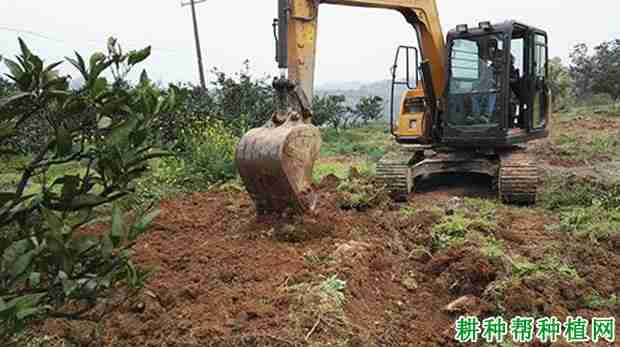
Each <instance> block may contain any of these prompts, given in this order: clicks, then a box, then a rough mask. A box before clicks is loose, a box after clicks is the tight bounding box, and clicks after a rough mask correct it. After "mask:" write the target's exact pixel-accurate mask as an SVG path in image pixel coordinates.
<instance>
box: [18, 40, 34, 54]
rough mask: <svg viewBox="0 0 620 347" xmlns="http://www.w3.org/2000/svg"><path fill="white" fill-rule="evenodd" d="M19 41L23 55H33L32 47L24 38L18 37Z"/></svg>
mask: <svg viewBox="0 0 620 347" xmlns="http://www.w3.org/2000/svg"><path fill="white" fill-rule="evenodd" d="M18 41H19V47H20V49H21V51H22V55H23V56H24V57H28V56H31V55H32V52H31V51H30V49H29V48H28V46H27V45H26V43H25V42H24V40H22V39H21V37H20V38H18Z"/></svg>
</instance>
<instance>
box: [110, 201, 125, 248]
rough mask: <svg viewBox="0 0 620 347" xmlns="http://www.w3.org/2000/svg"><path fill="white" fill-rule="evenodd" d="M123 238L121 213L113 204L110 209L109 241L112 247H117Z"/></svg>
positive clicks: (116, 205)
mask: <svg viewBox="0 0 620 347" xmlns="http://www.w3.org/2000/svg"><path fill="white" fill-rule="evenodd" d="M122 237H123V213H122V211H121V208H120V207H119V206H118V204H114V207H113V208H112V230H111V231H110V239H111V240H112V243H113V245H114V246H118V245H119V244H120V242H121V239H122Z"/></svg>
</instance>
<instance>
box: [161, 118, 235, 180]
mask: <svg viewBox="0 0 620 347" xmlns="http://www.w3.org/2000/svg"><path fill="white" fill-rule="evenodd" d="M182 141H183V145H182V148H183V149H182V150H181V151H180V152H179V158H180V159H182V160H183V163H180V162H179V161H169V162H167V163H174V164H177V165H182V167H183V168H184V169H183V170H178V171H177V172H178V174H180V176H177V182H180V183H182V184H185V183H192V184H193V185H196V184H198V186H203V187H208V186H209V185H212V184H214V183H221V182H225V181H228V180H231V179H233V178H235V176H236V171H235V164H234V159H235V148H236V145H237V143H238V142H239V138H238V137H237V136H236V135H234V134H233V133H232V132H231V131H230V130H229V129H228V128H227V127H226V126H225V124H224V122H223V121H220V120H215V119H208V120H206V121H204V122H197V123H194V124H193V125H192V127H191V128H190V129H189V130H187V131H186V132H183V133H182ZM196 181H198V182H196Z"/></svg>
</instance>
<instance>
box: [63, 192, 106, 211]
mask: <svg viewBox="0 0 620 347" xmlns="http://www.w3.org/2000/svg"><path fill="white" fill-rule="evenodd" d="M106 202H108V199H106V198H103V197H100V196H98V195H93V194H82V195H79V196H77V197H75V199H73V201H71V203H70V204H69V208H70V209H72V210H79V209H82V208H87V207H96V206H99V205H101V204H103V203H106Z"/></svg>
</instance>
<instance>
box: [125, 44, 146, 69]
mask: <svg viewBox="0 0 620 347" xmlns="http://www.w3.org/2000/svg"><path fill="white" fill-rule="evenodd" d="M149 55H151V46H148V47H146V48H144V49H141V50H139V51H131V52H129V58H128V60H127V63H128V64H129V65H136V64H138V63H140V62H142V61H144V60H145V59H146V58H148V57H149Z"/></svg>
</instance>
